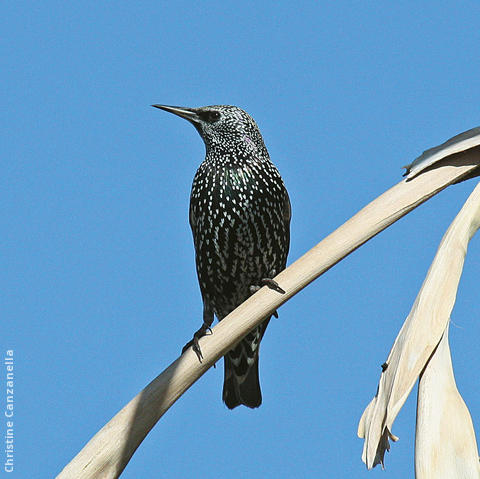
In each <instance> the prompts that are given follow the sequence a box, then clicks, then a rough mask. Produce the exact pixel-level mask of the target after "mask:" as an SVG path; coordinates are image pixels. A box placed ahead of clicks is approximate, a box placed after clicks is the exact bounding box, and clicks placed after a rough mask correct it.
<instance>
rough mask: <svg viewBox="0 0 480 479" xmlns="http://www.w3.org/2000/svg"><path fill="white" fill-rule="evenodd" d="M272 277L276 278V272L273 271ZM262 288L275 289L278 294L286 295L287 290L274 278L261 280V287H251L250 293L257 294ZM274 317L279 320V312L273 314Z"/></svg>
mask: <svg viewBox="0 0 480 479" xmlns="http://www.w3.org/2000/svg"><path fill="white" fill-rule="evenodd" d="M272 276H275V271H272ZM262 286H268V287H269V288H270V289H273V290H274V291H276V292H277V293H280V294H285V290H283V289H282V288H281V287H280V286H279V284H278V283H277V282H276V281H275V280H274V279H272V278H263V279H261V280H260V285H252V286H250V293H251V294H254V293H256V292H257V291H258V290H259V289H260V288H261V287H262ZM273 315H274V316H275V317H276V318H278V313H277V310H275V311H274V312H273Z"/></svg>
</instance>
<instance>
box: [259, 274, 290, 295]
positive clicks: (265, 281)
mask: <svg viewBox="0 0 480 479" xmlns="http://www.w3.org/2000/svg"><path fill="white" fill-rule="evenodd" d="M260 283H261V284H262V286H268V287H269V288H270V289H273V290H274V291H276V292H277V293H280V294H285V290H284V289H282V288H280V286H279V285H278V283H277V282H276V281H275V280H274V279H272V278H263V279H262V281H261V282H260Z"/></svg>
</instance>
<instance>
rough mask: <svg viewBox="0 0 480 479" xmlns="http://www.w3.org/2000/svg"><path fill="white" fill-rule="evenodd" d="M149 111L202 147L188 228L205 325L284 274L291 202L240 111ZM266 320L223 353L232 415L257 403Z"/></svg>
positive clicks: (249, 120) (250, 123)
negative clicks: (191, 133)
mask: <svg viewBox="0 0 480 479" xmlns="http://www.w3.org/2000/svg"><path fill="white" fill-rule="evenodd" d="M154 106H158V107H159V108H162V109H164V110H166V111H169V112H171V113H175V114H177V115H179V116H181V117H183V118H186V119H188V120H189V121H190V122H191V123H193V125H194V126H195V127H196V129H197V130H198V132H199V133H200V136H201V137H202V138H203V140H204V142H205V147H206V156H205V160H204V161H203V163H202V164H201V165H200V167H199V168H198V170H197V173H196V175H195V178H194V180H193V185H192V192H191V197H190V226H191V228H192V233H193V240H194V245H195V258H196V266H197V274H198V280H199V283H200V290H201V293H202V298H203V320H204V327H207V326H210V325H211V324H212V322H213V317H214V315H216V316H217V318H218V320H222V319H223V318H224V317H225V316H226V315H227V314H229V313H230V312H231V311H233V310H234V309H235V308H236V307H237V306H239V305H240V304H241V303H242V302H243V301H245V300H246V299H247V298H248V297H249V296H250V295H251V287H252V286H260V285H261V284H262V279H264V278H273V276H275V275H276V274H277V273H279V272H280V271H282V270H283V269H284V268H285V266H286V260H287V254H288V249H289V244H290V233H289V226H290V216H291V210H290V201H289V198H288V194H287V190H286V189H285V186H284V184H283V180H282V178H281V176H280V174H279V172H278V170H277V169H276V168H275V166H274V165H273V163H272V162H271V161H270V158H269V155H268V152H267V149H266V147H265V145H264V142H263V139H262V136H261V134H260V131H259V129H258V127H257V125H256V123H255V121H254V120H253V118H251V117H250V115H248V114H247V113H246V112H245V111H243V110H241V109H240V108H238V107H235V106H227V105H216V106H207V107H202V108H180V107H166V106H160V105H154ZM269 320H270V318H266V319H265V321H264V322H263V323H262V325H261V326H260V327H258V328H256V329H255V330H253V331H251V332H250V333H249V334H248V335H247V336H246V337H245V338H244V339H243V340H242V341H240V343H238V344H237V345H236V346H235V348H233V349H232V350H231V351H229V352H228V353H227V354H226V355H225V379H224V386H223V400H224V401H225V404H226V405H227V406H228V407H229V408H230V409H233V408H234V407H236V406H238V405H240V404H244V405H245V406H248V407H252V408H254V407H258V406H260V404H261V402H262V394H261V390H260V383H259V378H258V354H259V346H260V341H261V339H262V337H263V335H264V333H265V330H266V328H267V325H268V322H269Z"/></svg>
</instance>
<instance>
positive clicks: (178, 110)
mask: <svg viewBox="0 0 480 479" xmlns="http://www.w3.org/2000/svg"><path fill="white" fill-rule="evenodd" d="M152 106H154V107H155V108H160V110H165V111H168V112H169V113H173V114H174V115H177V116H180V117H182V118H185V120H188V121H190V122H192V123H198V121H199V117H198V114H197V112H196V111H195V109H194V108H184V107H183V106H168V105H152Z"/></svg>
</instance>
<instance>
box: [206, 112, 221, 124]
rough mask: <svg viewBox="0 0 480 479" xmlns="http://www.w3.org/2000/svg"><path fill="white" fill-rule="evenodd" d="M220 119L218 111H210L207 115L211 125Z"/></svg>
mask: <svg viewBox="0 0 480 479" xmlns="http://www.w3.org/2000/svg"><path fill="white" fill-rule="evenodd" d="M219 119H220V113H219V112H218V111H211V112H209V114H208V121H209V122H210V123H213V122H215V121H217V120H219Z"/></svg>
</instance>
